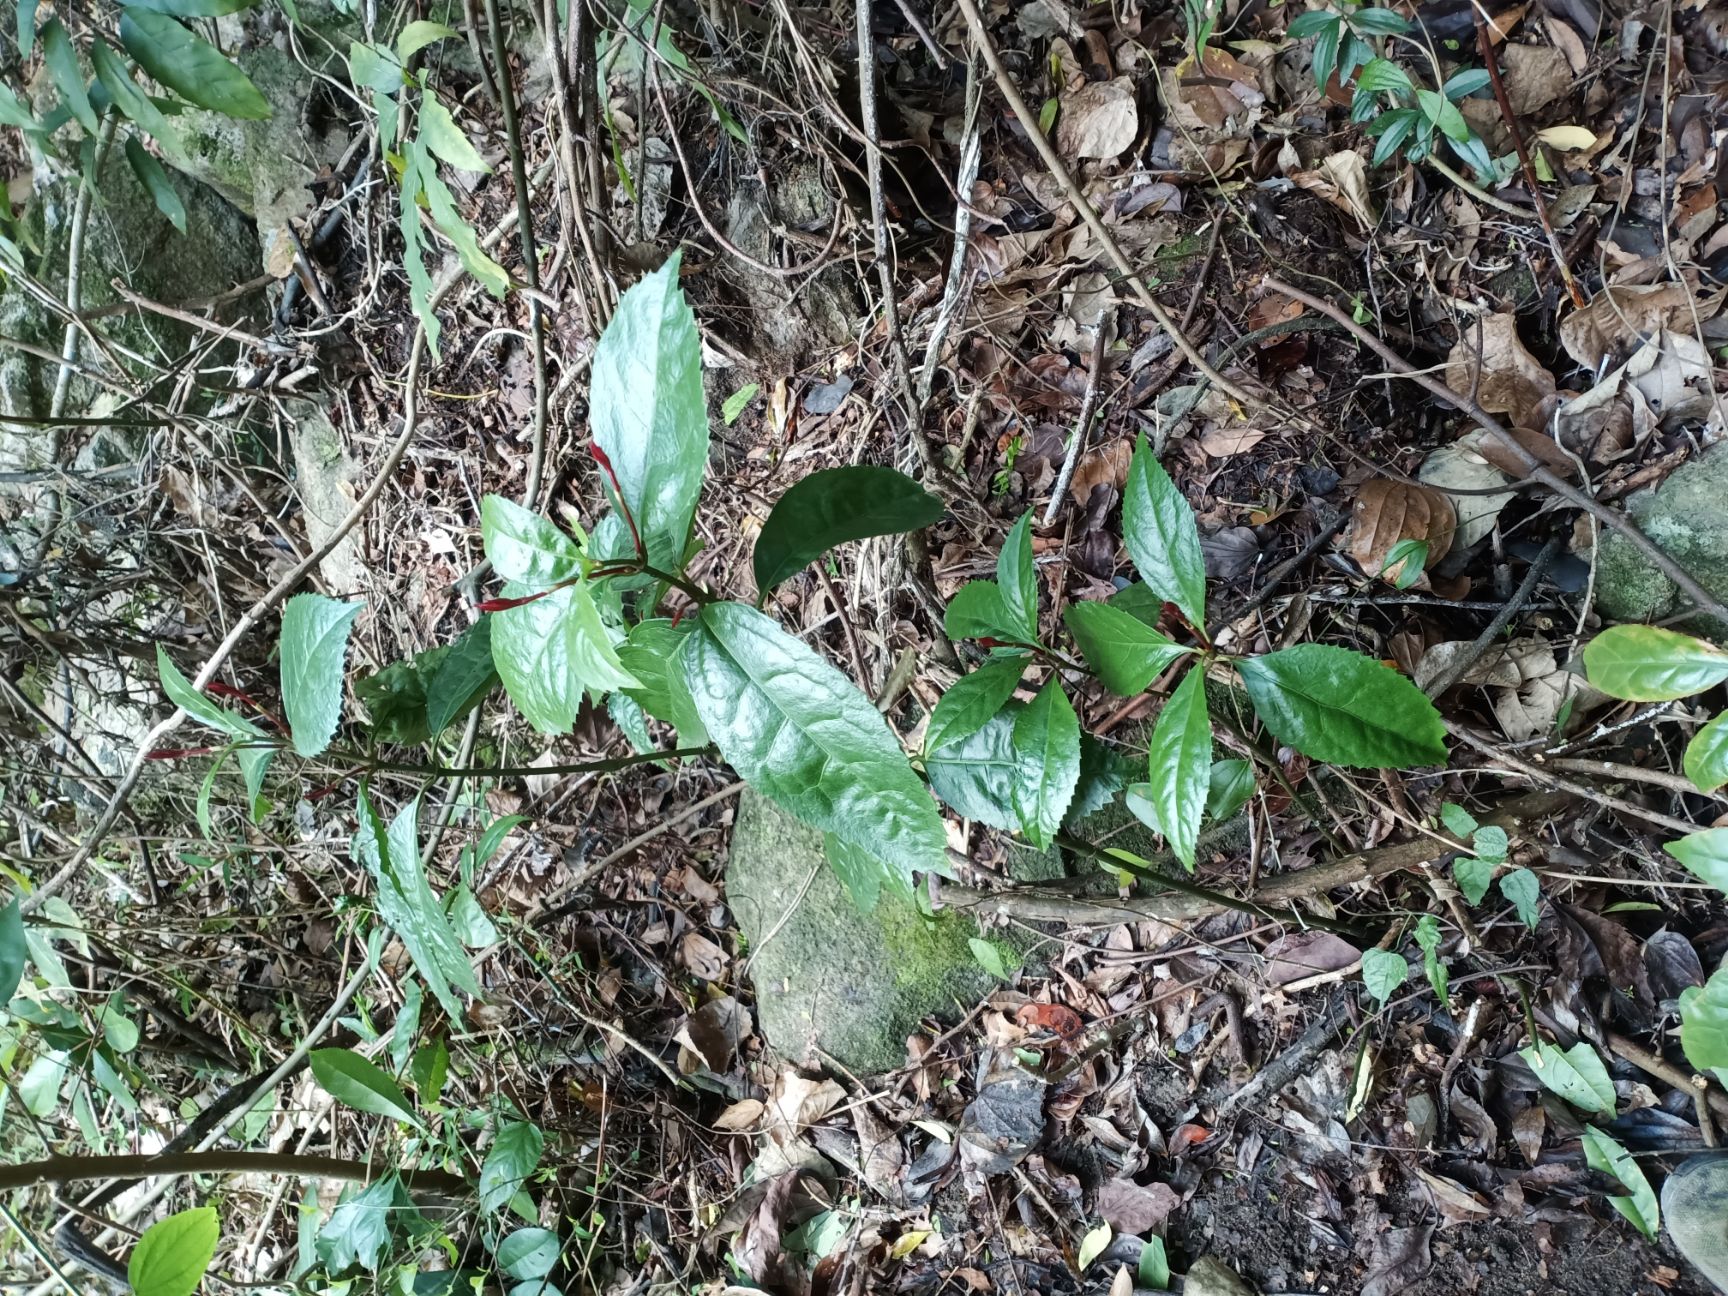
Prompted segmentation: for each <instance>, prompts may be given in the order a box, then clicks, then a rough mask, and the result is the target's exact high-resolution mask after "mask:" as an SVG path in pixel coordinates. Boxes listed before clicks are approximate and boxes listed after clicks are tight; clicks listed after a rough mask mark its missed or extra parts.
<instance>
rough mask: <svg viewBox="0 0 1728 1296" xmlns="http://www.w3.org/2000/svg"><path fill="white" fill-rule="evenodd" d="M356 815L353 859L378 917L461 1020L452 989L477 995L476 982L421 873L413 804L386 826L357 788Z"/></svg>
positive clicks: (435, 994)
mask: <svg viewBox="0 0 1728 1296" xmlns="http://www.w3.org/2000/svg"><path fill="white" fill-rule="evenodd" d="M358 817H359V824H358V826H357V827H356V828H355V831H354V840H353V844H352V847H351V850H352V854H353V857H354V860H355V862H356V863H358V864H360V865H362V866H363V867H364V868H365V869H366V871H367V873H368V874H370V875H371V877H372V883H373V886H374V887H375V888H376V903H377V906H378V916H379V917H380V918H382V919H383V920H384V922H385V923H386V925H388V926H389V927H390V929H391V930H392V931H394V932H395V933H396V936H397V938H398V939H399V940H400V941H401V942H402V946H403V948H404V949H406V950H407V951H408V957H409V958H410V959H412V960H413V962H414V968H415V970H416V971H417V972H419V973H420V976H421V978H422V979H423V980H424V981H425V982H426V988H427V989H428V990H430V991H431V992H432V996H433V998H435V999H437V1000H438V1002H439V1004H440V1005H441V1006H442V1007H443V1009H444V1011H445V1012H446V1013H447V1014H448V1015H449V1016H450V1018H451V1019H452V1020H454V1021H460V1020H462V1003H461V1001H460V1000H459V999H457V997H456V993H455V992H456V991H457V990H460V991H462V992H463V993H464V994H468V995H472V996H475V997H478V996H479V994H480V983H479V981H478V980H476V979H475V976H474V969H473V967H472V966H471V965H470V964H469V962H468V955H467V952H466V951H465V950H464V949H463V948H462V942H461V941H460V940H459V939H457V936H456V933H455V931H454V930H453V929H452V928H451V926H450V919H449V917H448V916H447V915H446V914H445V912H444V906H443V904H442V902H441V901H440V900H439V899H438V896H437V895H436V894H435V893H434V892H433V890H432V884H431V882H430V881H429V880H428V879H427V877H426V869H425V866H424V864H423V863H422V861H421V858H420V820H419V805H418V803H417V802H412V801H411V802H409V803H408V804H407V805H406V806H404V807H403V808H402V810H401V811H400V812H399V813H398V814H397V815H396V818H395V819H393V820H392V821H391V823H390V827H389V829H388V831H386V830H385V828H384V825H383V823H382V821H380V819H379V818H378V814H377V811H376V810H374V809H373V807H372V800H371V797H370V796H368V795H367V793H366V791H365V790H364V789H362V790H361V792H360V797H359V805H358Z"/></svg>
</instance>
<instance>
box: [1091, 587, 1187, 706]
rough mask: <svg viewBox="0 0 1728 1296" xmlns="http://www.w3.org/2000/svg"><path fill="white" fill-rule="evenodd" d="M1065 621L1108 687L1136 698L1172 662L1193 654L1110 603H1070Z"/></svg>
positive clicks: (1094, 669) (1095, 672)
mask: <svg viewBox="0 0 1728 1296" xmlns="http://www.w3.org/2000/svg"><path fill="white" fill-rule="evenodd" d="M1062 619H1063V621H1064V622H1065V623H1066V624H1067V626H1068V630H1069V632H1070V633H1071V634H1073V636H1074V642H1075V643H1077V644H1079V645H1080V651H1081V653H1082V654H1083V655H1084V656H1085V658H1086V664H1087V665H1088V666H1090V667H1091V668H1092V673H1093V674H1094V675H1096V676H1097V677H1098V679H1099V681H1100V682H1101V683H1102V684H1103V685H1104V687H1105V688H1107V689H1109V690H1110V691H1111V692H1112V693H1115V694H1117V695H1118V696H1121V697H1133V696H1134V695H1135V694H1137V693H1140V692H1142V691H1144V690H1145V688H1146V686H1147V685H1148V684H1150V683H1151V682H1152V681H1153V680H1154V679H1156V678H1157V677H1158V675H1159V674H1161V673H1162V672H1163V671H1164V669H1165V668H1166V667H1168V666H1169V665H1170V663H1171V662H1173V661H1175V660H1176V659H1177V658H1179V657H1182V656H1185V655H1186V654H1188V653H1190V652H1192V651H1193V649H1191V648H1184V647H1183V646H1182V645H1181V644H1179V643H1176V642H1175V641H1174V640H1173V639H1170V638H1169V637H1168V636H1166V635H1162V634H1159V633H1158V632H1157V631H1156V630H1154V629H1152V627H1151V626H1149V625H1147V624H1146V623H1145V622H1144V621H1142V620H1140V619H1139V618H1138V617H1136V616H1133V615H1131V614H1129V613H1127V612H1124V611H1122V610H1121V609H1119V608H1115V607H1112V606H1110V604H1108V603H1070V604H1069V605H1068V610H1067V611H1066V612H1065V613H1063V616H1062Z"/></svg>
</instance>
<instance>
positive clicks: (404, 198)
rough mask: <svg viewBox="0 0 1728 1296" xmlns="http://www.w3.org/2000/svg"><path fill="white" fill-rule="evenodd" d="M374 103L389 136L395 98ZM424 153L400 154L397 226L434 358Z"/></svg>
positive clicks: (412, 297) (412, 296)
mask: <svg viewBox="0 0 1728 1296" xmlns="http://www.w3.org/2000/svg"><path fill="white" fill-rule="evenodd" d="M373 106H374V107H376V108H377V109H378V110H379V113H378V115H379V120H380V123H381V124H380V127H379V130H380V132H381V133H382V135H383V137H384V138H388V137H389V136H390V135H393V134H394V133H395V131H394V129H393V128H392V129H390V130H385V129H384V126H383V124H382V122H383V118H384V114H385V112H386V111H389V112H395V111H396V109H395V106H394V102H393V101H392V100H391V99H389V98H388V97H386V96H385V95H383V94H382V93H380V94H376V95H374V97H373ZM425 156H426V152H425V150H424V149H418V148H410V149H408V150H407V152H406V153H405V154H404V155H403V159H404V165H403V170H402V186H401V188H400V189H399V190H398V191H397V194H396V229H397V232H398V233H400V234H401V235H402V269H403V271H404V273H406V274H407V276H408V304H409V306H410V307H412V308H413V311H414V317H415V318H416V319H418V320H419V321H420V327H421V328H422V329H423V330H424V331H425V333H426V349H427V350H428V351H430V352H431V353H432V358H433V360H438V359H440V358H441V357H442V352H441V351H440V350H439V346H438V343H439V339H440V338H441V337H442V336H443V328H442V326H441V325H440V324H439V323H438V313H437V312H436V311H434V310H433V309H432V276H431V274H430V273H429V272H428V271H427V269H426V260H425V258H424V256H422V255H421V251H420V240H421V233H420V203H419V195H420V191H421V188H422V183H421V175H420V172H421V170H422V167H421V160H422V159H423V158H424V157H425Z"/></svg>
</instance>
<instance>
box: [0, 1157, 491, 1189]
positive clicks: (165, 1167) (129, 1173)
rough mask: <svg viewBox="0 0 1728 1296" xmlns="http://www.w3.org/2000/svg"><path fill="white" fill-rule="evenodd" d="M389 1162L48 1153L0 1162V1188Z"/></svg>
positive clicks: (355, 1172) (334, 1175)
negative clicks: (44, 1156) (5, 1163)
mask: <svg viewBox="0 0 1728 1296" xmlns="http://www.w3.org/2000/svg"><path fill="white" fill-rule="evenodd" d="M395 1172H396V1168H395V1167H394V1166H376V1167H375V1166H373V1165H370V1164H369V1163H367V1162H365V1161H344V1160H341V1159H340V1158H337V1157H322V1156H293V1155H288V1154H284V1153H281V1152H246V1151H234V1150H231V1149H229V1150H219V1151H214V1152H179V1153H175V1154H173V1155H170V1156H160V1155H158V1156H90V1157H49V1158H48V1159H47V1160H46V1161H31V1162H27V1163H26V1164H24V1165H15V1166H0V1192H10V1191H12V1190H13V1189H14V1188H29V1187H33V1186H34V1185H36V1184H65V1183H77V1182H78V1181H80V1180H84V1179H155V1178H159V1177H161V1176H164V1175H188V1174H282V1175H296V1176H299V1177H300V1178H303V1179H340V1180H345V1181H349V1182H361V1183H364V1182H366V1181H367V1180H369V1179H375V1178H377V1177H378V1176H379V1175H382V1174H386V1173H391V1174H393V1173H395ZM401 1173H402V1181H403V1183H405V1184H407V1185H408V1186H409V1187H412V1188H429V1189H432V1190H433V1191H435V1192H444V1193H449V1194H451V1195H453V1196H454V1195H457V1194H460V1193H465V1192H467V1191H468V1183H467V1181H466V1180H464V1179H463V1178H462V1176H461V1175H453V1174H447V1173H445V1172H444V1171H442V1170H404V1171H402V1172H401Z"/></svg>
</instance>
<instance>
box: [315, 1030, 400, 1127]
mask: <svg viewBox="0 0 1728 1296" xmlns="http://www.w3.org/2000/svg"><path fill="white" fill-rule="evenodd" d="M306 1060H307V1062H308V1063H309V1064H310V1065H311V1067H312V1078H313V1079H314V1080H316V1081H317V1082H318V1087H319V1088H320V1089H322V1090H323V1091H324V1092H325V1093H327V1094H329V1095H330V1096H331V1097H332V1098H334V1099H335V1100H336V1101H337V1102H339V1103H342V1104H344V1105H345V1106H348V1107H352V1108H353V1109H354V1110H355V1111H362V1112H369V1113H370V1114H372V1115H374V1116H388V1117H389V1118H390V1119H391V1120H399V1121H404V1122H406V1123H407V1124H409V1125H417V1124H419V1123H420V1121H419V1117H418V1116H416V1115H415V1114H414V1105H413V1104H412V1103H410V1102H409V1101H408V1095H407V1094H405V1093H403V1092H402V1087H401V1086H400V1085H398V1084H397V1083H396V1081H395V1080H394V1079H392V1078H391V1076H390V1073H389V1072H387V1071H385V1070H384V1069H383V1068H381V1067H379V1066H376V1065H375V1064H373V1063H371V1062H369V1061H367V1060H366V1059H365V1058H363V1057H361V1056H360V1055H359V1054H358V1053H356V1052H355V1051H354V1050H353V1049H345V1048H326V1049H313V1050H312V1052H311V1053H310V1054H308V1055H307V1059H306Z"/></svg>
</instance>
